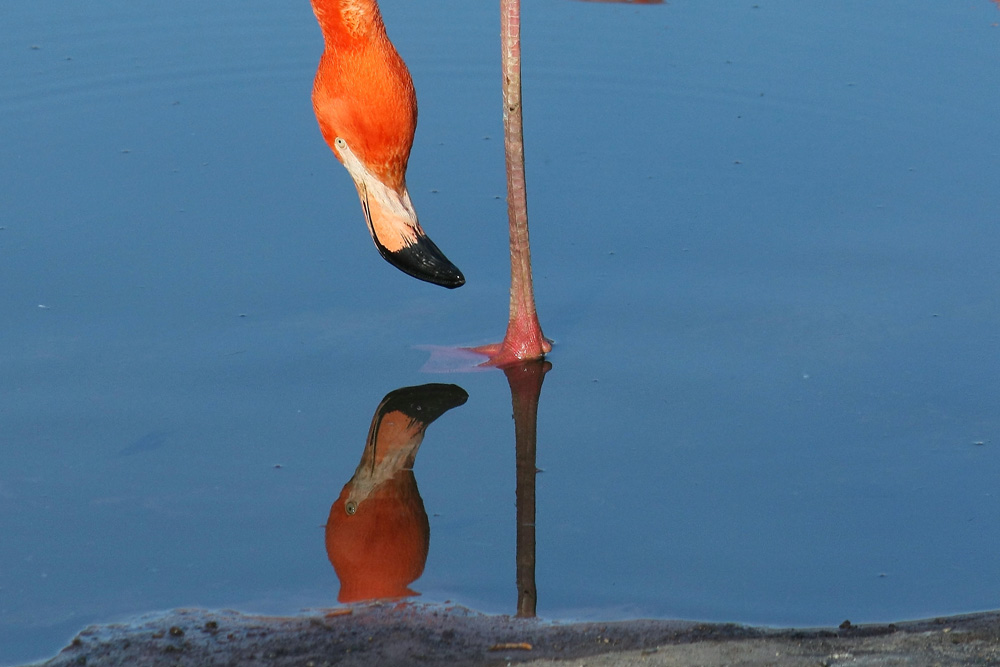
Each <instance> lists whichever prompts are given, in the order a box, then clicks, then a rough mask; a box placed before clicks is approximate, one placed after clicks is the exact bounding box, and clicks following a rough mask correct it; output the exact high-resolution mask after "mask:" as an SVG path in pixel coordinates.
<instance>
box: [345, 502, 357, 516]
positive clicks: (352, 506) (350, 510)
mask: <svg viewBox="0 0 1000 667" xmlns="http://www.w3.org/2000/svg"><path fill="white" fill-rule="evenodd" d="M344 509H346V510H347V515H348V516H353V515H354V513H355V512H357V511H358V504H357V503H356V502H354V501H353V500H348V501H347V504H346V505H345V506H344Z"/></svg>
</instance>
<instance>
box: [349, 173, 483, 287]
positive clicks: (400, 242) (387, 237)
mask: <svg viewBox="0 0 1000 667" xmlns="http://www.w3.org/2000/svg"><path fill="white" fill-rule="evenodd" d="M383 187H384V186H383ZM391 194H392V195H394V196H393V197H392V199H395V200H396V201H394V202H391V203H392V204H403V206H399V205H393V206H386V201H385V199H384V198H382V197H380V196H377V195H374V196H373V193H372V192H371V191H370V190H368V188H367V187H363V186H359V187H358V196H359V197H360V198H361V207H362V209H364V212H365V222H367V224H368V231H369V232H370V233H371V235H372V240H373V241H375V247H376V248H378V251H379V254H381V255H382V257H383V258H384V259H385V260H386V261H387V262H389V263H390V264H392V265H393V266H395V267H396V268H397V269H399V270H400V271H402V272H403V273H406V274H408V275H411V276H413V277H414V278H417V279H419V280H424V281H426V282H429V283H433V284H435V285H441V286H442V287H447V288H449V289H454V288H456V287H461V286H462V285H464V284H465V276H463V275H462V272H461V271H459V270H458V267H456V266H455V265H454V264H452V263H451V262H450V261H449V260H448V258H447V257H445V255H444V253H443V252H441V249H440V248H438V247H437V245H436V244H435V243H434V241H431V239H430V237H429V236H427V234H425V233H424V230H423V229H422V228H421V227H420V223H418V222H417V216H416V213H415V212H414V211H413V206H412V205H411V204H410V195H409V193H407V192H406V190H403V193H402V195H401V196H400V195H398V194H397V193H395V192H392V193H391Z"/></svg>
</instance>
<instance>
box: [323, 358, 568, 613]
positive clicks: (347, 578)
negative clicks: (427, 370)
mask: <svg viewBox="0 0 1000 667" xmlns="http://www.w3.org/2000/svg"><path fill="white" fill-rule="evenodd" d="M551 368H552V364H551V363H549V362H547V361H534V362H527V363H523V364H517V365H512V366H508V367H506V368H504V375H505V376H506V378H507V382H508V384H509V386H510V394H511V403H512V409H513V417H514V449H515V460H516V464H515V470H516V479H517V485H516V522H517V540H516V542H517V553H516V556H515V561H516V573H517V574H516V585H517V612H516V615H517V616H519V617H534V616H535V615H536V609H537V600H538V593H537V589H536V584H535V476H536V474H537V473H538V469H537V467H536V463H535V461H536V456H535V449H536V438H537V417H538V399H539V397H540V395H541V390H542V381H543V380H544V377H545V373H547V372H548V371H549V369H551ZM466 400H468V394H467V393H466V392H465V390H464V389H462V388H461V387H459V386H457V385H453V384H436V383H435V384H424V385H420V386H415V387H402V388H400V389H396V390H394V391H391V392H389V393H388V394H386V396H385V398H383V399H382V402H381V403H379V406H378V408H376V410H375V415H374V416H373V417H372V423H371V428H370V429H369V431H368V438H367V440H366V441H365V448H364V451H363V452H362V454H361V461H360V463H358V467H357V469H356V470H355V471H354V475H353V476H352V477H351V479H350V481H348V482H347V484H345V485H344V488H343V490H341V492H340V496H339V497H338V498H337V500H336V501H334V503H333V506H332V507H331V508H330V516H329V518H328V520H327V524H326V553H327V557H328V558H329V559H330V563H331V564H332V565H333V568H334V571H335V572H336V573H337V578H338V579H339V580H340V592H339V593H338V595H337V601H338V602H341V603H351V602H363V601H372V600H386V599H400V598H408V597H412V596H416V595H419V593H418V592H416V591H414V590H412V589H410V588H409V586H410V584H412V583H413V582H414V581H416V580H417V579H418V578H419V577H420V575H421V574H422V573H423V570H424V565H425V563H426V562H427V554H428V550H429V546H430V525H429V523H428V521H427V512H426V511H425V509H424V502H423V500H422V498H421V496H420V491H419V490H418V488H417V481H416V477H415V475H414V472H413V465H414V462H415V460H416V457H417V450H418V449H419V448H420V445H421V443H422V442H423V440H424V434H425V433H426V431H427V427H428V426H430V424H431V423H432V422H434V421H435V420H436V419H438V418H439V417H441V416H442V415H443V414H444V413H446V412H448V411H449V410H452V409H453V408H456V407H459V406H461V405H463V404H464V403H465V402H466Z"/></svg>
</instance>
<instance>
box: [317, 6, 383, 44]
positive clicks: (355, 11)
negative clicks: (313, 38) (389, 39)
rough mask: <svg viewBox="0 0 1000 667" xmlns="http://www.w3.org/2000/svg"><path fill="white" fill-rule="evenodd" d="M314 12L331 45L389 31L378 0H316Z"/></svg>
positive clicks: (325, 38)
mask: <svg viewBox="0 0 1000 667" xmlns="http://www.w3.org/2000/svg"><path fill="white" fill-rule="evenodd" d="M312 7H313V13H315V14H316V20H317V21H319V25H320V27H321V28H322V30H323V39H324V40H326V42H327V44H328V45H335V44H338V43H344V42H350V41H354V40H357V39H359V38H363V37H366V36H369V35H371V34H372V33H373V32H376V33H382V34H385V24H384V23H383V22H382V13H381V12H380V11H379V8H378V2H376V0H312Z"/></svg>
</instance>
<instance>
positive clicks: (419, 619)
mask: <svg viewBox="0 0 1000 667" xmlns="http://www.w3.org/2000/svg"><path fill="white" fill-rule="evenodd" d="M412 664H419V665H425V666H430V667H437V666H442V667H443V666H445V665H458V666H462V665H467V666H469V667H479V666H494V665H512V664H523V665H533V666H535V667H547V666H552V667H554V666H556V665H566V664H569V665H574V666H577V665H587V666H596V667H630V666H636V665H646V666H650V667H658V666H667V665H703V666H709V665H719V666H722V665H746V666H756V665H778V666H796V667H798V666H799V665H803V666H804V665H811V666H816V665H841V664H852V665H859V664H861V665H931V664H934V665H1000V611H991V612H982V613H975V614H965V615H959V616H948V617H940V618H931V619H923V620H912V621H902V622H898V623H885V624H866V625H852V624H850V623H849V622H847V621H845V622H844V623H843V624H841V626H840V627H838V628H808V629H795V628H783V629H779V628H762V627H753V626H743V625H737V624H730V623H721V624H720V623H699V622H693V621H679V620H678V621H671V620H632V621H614V622H607V623H601V622H585V623H560V622H557V621H546V620H539V619H533V618H529V619H522V618H515V617H511V616H491V615H486V614H481V613H478V612H475V611H472V610H469V609H466V608H464V607H461V606H458V605H447V606H444V605H427V604H413V603H406V602H401V603H374V604H365V605H355V606H350V607H342V608H335V609H330V610H317V611H315V612H310V613H306V614H302V615H297V616H288V617H285V616H257V615H248V614H242V613H240V612H236V611H229V610H222V611H210V610H203V609H184V610H175V611H171V612H167V613H161V614H150V615H146V616H143V617H140V618H138V619H136V620H134V621H132V622H129V623H120V624H109V625H94V626H90V627H88V628H86V629H84V630H83V631H81V632H80V633H79V634H78V635H77V636H76V637H75V638H74V639H73V640H72V641H71V642H70V644H69V645H68V646H67V647H66V648H65V649H63V650H62V651H61V652H60V653H59V654H58V655H56V656H55V657H53V658H51V659H49V660H46V661H43V662H37V663H32V666H31V667H69V666H70V665H89V666H91V667H93V666H95V665H99V666H108V667H110V666H113V665H130V666H131V665H150V666H159V665H192V666H202V665H205V666H208V665H241V666H242V665H247V666H251V667H253V666H258V665H260V666H263V665H268V666H285V665H289V666H291V665H295V666H297V667H321V666H324V665H327V666H329V665H344V666H351V665H412ZM24 667H28V666H24Z"/></svg>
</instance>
